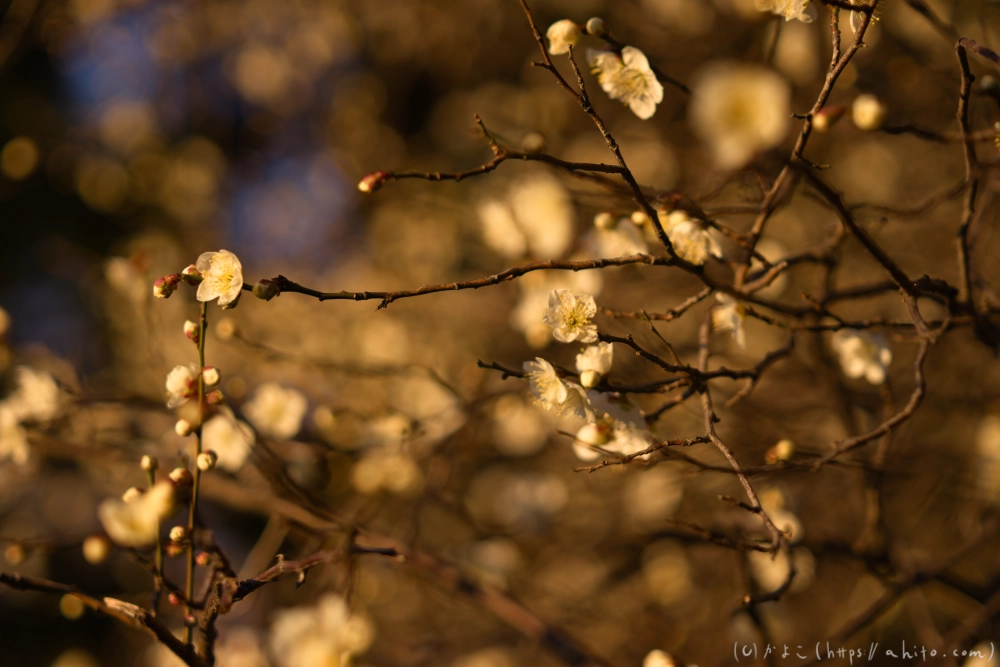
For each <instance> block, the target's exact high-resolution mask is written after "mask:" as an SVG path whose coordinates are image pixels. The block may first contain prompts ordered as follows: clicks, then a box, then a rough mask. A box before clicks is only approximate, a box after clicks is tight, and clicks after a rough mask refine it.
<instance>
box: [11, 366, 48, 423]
mask: <svg viewBox="0 0 1000 667" xmlns="http://www.w3.org/2000/svg"><path fill="white" fill-rule="evenodd" d="M14 377H15V378H16V379H17V390H15V391H14V393H13V394H11V395H10V396H9V397H7V401H6V403H7V407H8V408H9V409H10V410H11V411H13V413H14V415H15V416H16V417H17V420H18V421H21V422H24V421H36V422H47V421H49V420H51V419H53V418H54V417H55V416H56V415H57V414H58V413H59V385H58V384H56V381H55V379H54V378H53V377H52V376H51V375H49V374H48V373H46V372H45V371H37V370H35V369H34V368H31V367H30V366H18V367H17V368H16V369H14Z"/></svg>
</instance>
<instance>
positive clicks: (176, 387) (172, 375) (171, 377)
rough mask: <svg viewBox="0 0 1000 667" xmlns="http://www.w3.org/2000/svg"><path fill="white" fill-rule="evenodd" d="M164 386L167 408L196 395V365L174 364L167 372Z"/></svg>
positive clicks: (185, 401) (182, 402) (180, 403)
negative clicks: (165, 388)
mask: <svg viewBox="0 0 1000 667" xmlns="http://www.w3.org/2000/svg"><path fill="white" fill-rule="evenodd" d="M166 387H167V407H168V408H176V407H177V406H178V405H182V404H184V403H187V401H188V399H189V398H192V397H194V396H197V395H198V367H197V366H195V365H194V364H190V365H188V366H180V365H178V366H174V368H173V370H171V371H170V372H169V373H167V382H166Z"/></svg>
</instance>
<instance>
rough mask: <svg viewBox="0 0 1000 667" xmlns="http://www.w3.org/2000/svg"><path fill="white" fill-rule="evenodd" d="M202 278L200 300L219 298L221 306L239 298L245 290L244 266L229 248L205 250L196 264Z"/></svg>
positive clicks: (199, 287)
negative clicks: (212, 250) (213, 250)
mask: <svg viewBox="0 0 1000 667" xmlns="http://www.w3.org/2000/svg"><path fill="white" fill-rule="evenodd" d="M196 266H197V267H198V271H200V272H201V275H202V277H203V278H204V280H202V282H201V284H200V285H198V300H199V301H211V300H212V299H216V298H217V299H218V300H219V305H220V306H225V305H228V304H230V303H232V302H234V301H236V299H238V298H239V296H240V293H241V292H242V291H243V266H242V265H241V264H240V260H239V258H237V257H236V255H234V254H233V253H231V252H229V251H228V250H220V251H219V252H205V253H202V254H201V256H200V257H198V263H197V264H196Z"/></svg>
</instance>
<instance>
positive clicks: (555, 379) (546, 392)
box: [524, 357, 591, 419]
mask: <svg viewBox="0 0 1000 667" xmlns="http://www.w3.org/2000/svg"><path fill="white" fill-rule="evenodd" d="M524 372H525V374H526V375H527V378H528V381H529V382H530V383H531V393H532V394H534V396H535V399H536V400H537V401H538V404H539V405H541V406H542V407H544V408H545V409H546V410H554V411H556V412H558V413H560V414H572V415H575V416H577V417H581V418H584V419H589V417H590V415H591V409H590V400H589V399H588V398H587V392H586V391H584V389H583V387H581V386H580V385H578V384H574V383H572V382H566V381H564V380H562V379H561V378H560V377H559V375H558V374H557V373H556V369H555V368H553V367H552V364H550V363H549V362H547V361H546V360H545V359H542V358H541V357H537V358H536V359H535V360H534V361H526V362H524Z"/></svg>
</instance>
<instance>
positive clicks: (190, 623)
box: [184, 614, 198, 628]
mask: <svg viewBox="0 0 1000 667" xmlns="http://www.w3.org/2000/svg"><path fill="white" fill-rule="evenodd" d="M184 625H185V627H188V628H193V627H194V626H196V625H198V619H196V618H195V617H194V614H188V615H187V616H185V617H184Z"/></svg>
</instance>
